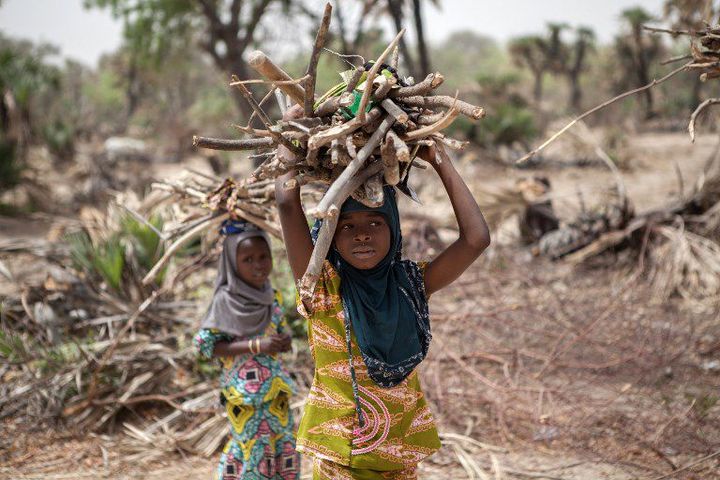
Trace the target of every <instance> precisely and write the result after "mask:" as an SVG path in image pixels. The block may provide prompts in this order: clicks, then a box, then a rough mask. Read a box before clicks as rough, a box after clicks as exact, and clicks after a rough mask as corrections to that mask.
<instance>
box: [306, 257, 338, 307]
mask: <svg viewBox="0 0 720 480" xmlns="http://www.w3.org/2000/svg"><path fill="white" fill-rule="evenodd" d="M339 289H340V277H339V276H338V274H337V272H336V271H335V269H334V268H333V267H332V265H331V264H330V262H328V261H327V260H325V262H324V263H323V266H322V270H320V277H319V278H318V281H317V283H316V284H315V290H314V291H313V295H312V297H311V298H310V301H309V302H308V303H309V305H307V306H306V305H305V304H304V303H303V302H302V300H301V299H300V292H298V291H297V290H296V291H295V305H297V312H298V313H299V314H300V316H302V317H303V318H304V319H306V320H311V318H312V315H313V313H314V311H315V307H317V306H319V305H326V304H327V303H328V302H331V301H333V298H334V297H338V294H339ZM338 298H339V297H338Z"/></svg>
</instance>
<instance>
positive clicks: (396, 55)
mask: <svg viewBox="0 0 720 480" xmlns="http://www.w3.org/2000/svg"><path fill="white" fill-rule="evenodd" d="M399 64H400V49H399V48H398V47H395V48H393V52H392V59H391V60H390V66H391V67H392V68H394V69H395V70H397V68H398V65H399Z"/></svg>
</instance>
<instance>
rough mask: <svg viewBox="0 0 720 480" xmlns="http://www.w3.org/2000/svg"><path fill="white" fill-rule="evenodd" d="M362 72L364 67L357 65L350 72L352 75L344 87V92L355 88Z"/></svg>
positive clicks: (349, 91)
mask: <svg viewBox="0 0 720 480" xmlns="http://www.w3.org/2000/svg"><path fill="white" fill-rule="evenodd" d="M364 72H365V69H364V68H363V67H358V68H356V69H355V71H354V72H353V74H352V77H350V81H349V82H348V84H347V86H346V87H345V91H346V92H348V93H351V92H352V91H353V90H355V87H357V84H358V82H359V81H360V77H362V74H363V73H364Z"/></svg>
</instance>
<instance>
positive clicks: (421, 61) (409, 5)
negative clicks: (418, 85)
mask: <svg viewBox="0 0 720 480" xmlns="http://www.w3.org/2000/svg"><path fill="white" fill-rule="evenodd" d="M430 2H431V3H432V4H433V5H435V6H436V7H439V6H440V2H439V0H430ZM386 9H387V12H388V13H389V15H390V16H391V17H392V19H393V24H394V25H395V31H396V32H399V31H400V30H401V29H402V28H403V27H404V25H403V24H404V21H405V18H406V17H410V16H412V20H413V26H414V29H415V35H416V46H417V61H416V58H415V55H412V54H411V53H410V50H409V48H408V47H407V43H406V42H405V39H404V38H403V39H401V41H400V50H401V52H402V55H403V59H404V61H405V64H406V65H407V68H408V70H409V71H410V73H411V75H413V76H414V77H415V78H416V79H422V78H424V77H425V75H427V74H428V73H430V70H431V69H432V67H431V64H430V53H429V51H428V46H427V39H426V38H425V26H424V21H423V13H422V10H423V8H422V1H421V0H411V1H406V0H387V1H386ZM407 9H411V10H412V11H411V12H406V10H407ZM405 36H407V35H405Z"/></svg>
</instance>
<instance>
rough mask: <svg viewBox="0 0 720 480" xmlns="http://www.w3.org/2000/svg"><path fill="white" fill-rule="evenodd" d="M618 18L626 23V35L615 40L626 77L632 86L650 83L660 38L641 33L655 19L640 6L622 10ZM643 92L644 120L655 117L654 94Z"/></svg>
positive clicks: (659, 49) (658, 52)
mask: <svg viewBox="0 0 720 480" xmlns="http://www.w3.org/2000/svg"><path fill="white" fill-rule="evenodd" d="M620 17H621V19H622V20H624V21H625V27H626V32H625V33H622V34H621V35H620V36H618V37H617V39H616V42H615V48H616V51H617V54H618V57H619V59H620V61H621V63H622V65H623V67H624V68H625V70H626V74H627V77H628V78H632V79H633V80H634V82H633V83H634V85H633V86H634V87H642V86H644V85H647V84H648V83H650V65H652V63H653V62H654V61H655V59H657V57H658V56H659V55H660V53H661V51H662V49H661V43H660V40H659V38H658V37H655V36H653V37H650V36H648V35H647V33H646V32H645V30H643V25H644V24H645V23H647V22H650V21H651V20H654V17H653V16H652V15H650V14H649V13H648V12H647V11H645V9H643V8H641V7H635V8H630V9H627V10H624V11H623V12H622V14H621V15H620ZM643 93H644V98H645V118H646V119H649V118H652V117H653V116H655V111H654V103H653V92H652V89H650V88H648V89H646V90H645V91H644V92H643Z"/></svg>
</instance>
